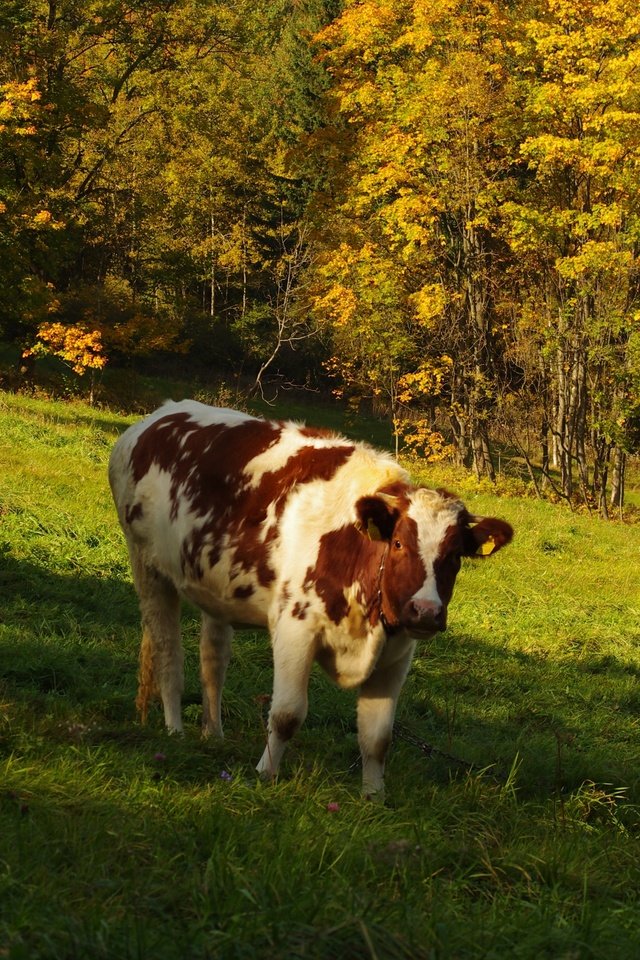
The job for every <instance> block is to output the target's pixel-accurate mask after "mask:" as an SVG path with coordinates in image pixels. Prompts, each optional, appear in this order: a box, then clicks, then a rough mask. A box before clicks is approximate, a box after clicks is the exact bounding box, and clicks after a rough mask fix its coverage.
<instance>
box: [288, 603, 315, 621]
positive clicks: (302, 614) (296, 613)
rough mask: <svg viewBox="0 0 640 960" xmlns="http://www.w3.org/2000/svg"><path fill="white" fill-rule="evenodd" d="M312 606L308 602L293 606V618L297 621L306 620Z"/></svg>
mask: <svg viewBox="0 0 640 960" xmlns="http://www.w3.org/2000/svg"><path fill="white" fill-rule="evenodd" d="M310 606H311V604H310V603H309V601H308V600H306V601H305V602H304V603H301V602H300V601H299V600H298V601H297V602H296V603H295V604H294V605H293V610H292V611H291V616H292V617H295V619H296V620H306V619H307V611H308V609H309V607H310Z"/></svg>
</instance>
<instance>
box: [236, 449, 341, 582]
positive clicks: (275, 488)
mask: <svg viewBox="0 0 640 960" xmlns="http://www.w3.org/2000/svg"><path fill="white" fill-rule="evenodd" d="M353 451H354V447H353V445H351V444H340V445H338V446H326V447H310V446H305V447H302V448H301V449H300V450H298V451H297V452H296V453H295V454H294V455H293V456H292V457H289V459H288V460H287V461H286V463H285V464H283V466H282V467H280V468H279V469H278V470H273V471H268V472H267V473H264V474H263V475H262V477H261V479H260V483H259V484H258V486H257V487H256V488H252V487H248V486H247V487H245V488H244V491H243V492H242V493H241V494H240V495H239V497H238V501H237V504H236V508H235V509H234V522H235V523H237V527H236V531H235V533H234V537H233V541H232V544H231V547H232V550H233V562H234V563H237V564H239V565H240V567H241V568H242V569H243V570H246V571H249V570H252V571H255V573H256V577H257V579H258V582H259V583H260V584H261V586H264V587H267V586H269V584H270V583H272V582H273V580H274V579H275V571H274V570H273V568H272V567H271V565H270V562H269V555H270V548H271V546H272V544H273V542H274V541H275V540H276V539H277V537H278V533H279V527H278V521H279V519H280V516H281V515H282V512H283V511H284V508H285V506H286V503H287V499H288V497H289V495H290V494H291V492H292V491H293V490H294V489H295V488H296V487H298V486H300V485H301V484H305V483H311V482H313V481H315V480H322V481H329V480H331V479H332V478H333V476H334V475H335V473H336V472H337V470H339V468H340V467H341V466H342V465H343V464H344V463H346V461H347V460H348V459H349V457H350V456H351V455H352V454H353ZM271 506H273V507H274V512H275V518H276V519H275V522H273V523H272V524H271V526H269V527H268V529H267V530H266V531H265V530H264V524H265V521H266V518H267V516H268V511H269V508H270V507H271Z"/></svg>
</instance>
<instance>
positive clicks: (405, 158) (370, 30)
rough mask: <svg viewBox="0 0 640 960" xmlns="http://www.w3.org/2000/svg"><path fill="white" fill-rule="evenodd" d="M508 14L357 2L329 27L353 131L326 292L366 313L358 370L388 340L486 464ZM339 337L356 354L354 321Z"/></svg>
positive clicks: (396, 359)
mask: <svg viewBox="0 0 640 960" xmlns="http://www.w3.org/2000/svg"><path fill="white" fill-rule="evenodd" d="M508 27H509V24H508V21H507V20H506V19H505V18H504V17H503V16H502V15H501V14H500V12H499V10H498V9H497V8H496V7H495V5H494V4H492V3H488V2H487V3H465V2H457V3H454V4H445V3H440V2H436V3H435V4H431V5H429V6H425V5H414V4H412V3H409V2H407V0H395V2H393V3H388V4H385V5H380V4H374V3H368V2H365V3H357V4H355V3H353V4H348V5H347V6H346V8H345V11H344V13H343V15H342V16H341V17H340V18H338V19H337V20H336V21H335V23H333V24H332V25H331V26H330V27H328V28H327V29H326V30H325V31H324V32H323V33H322V34H321V40H322V41H323V43H324V44H325V45H326V47H327V52H326V58H327V60H328V62H329V64H330V69H331V71H332V73H333V76H334V78H335V88H334V91H333V96H334V109H335V110H336V111H337V113H338V115H339V116H340V117H341V118H342V120H343V123H344V132H343V138H342V142H341V143H340V145H339V146H340V152H339V161H338V162H339V164H340V166H341V168H342V171H341V172H337V173H336V179H335V181H334V182H332V184H331V188H332V190H333V191H334V193H335V192H337V193H338V197H339V202H338V204H337V206H336V207H334V210H333V215H332V216H331V218H330V219H329V220H328V228H329V229H328V230H325V232H324V238H325V240H324V243H325V249H326V253H325V255H324V260H325V264H324V266H321V268H320V270H321V275H322V273H323V274H324V276H325V278H326V279H327V280H328V279H329V278H330V279H331V282H332V284H333V291H332V290H331V287H329V289H328V291H327V292H325V294H324V295H323V296H319V297H318V298H317V306H318V308H319V309H320V310H322V309H326V307H327V305H328V303H329V301H330V300H332V299H333V301H335V302H336V303H339V302H340V301H342V302H343V304H344V307H343V310H344V309H347V308H348V309H349V310H350V311H351V314H352V320H351V322H352V323H356V324H357V323H359V324H360V325H361V326H362V334H361V336H360V337H359V338H358V339H357V341H356V340H354V341H352V345H353V347H354V349H356V350H357V349H360V350H361V353H360V356H359V358H358V359H357V360H356V358H355V357H354V358H352V369H356V368H360V367H364V368H366V369H367V370H368V371H369V373H370V374H372V375H373V376H374V377H375V376H376V374H375V367H374V365H372V362H371V356H370V355H368V354H367V353H366V351H362V345H363V343H364V342H365V341H366V340H367V339H370V341H371V343H370V352H371V350H373V351H374V352H375V350H376V345H382V344H384V347H383V349H382V353H383V355H384V356H385V357H386V358H388V360H389V363H390V365H391V368H394V365H395V368H396V369H395V374H394V377H395V379H397V378H398V377H400V376H402V377H404V385H405V386H404V389H403V394H402V395H403V397H404V398H405V401H409V402H412V403H413V404H414V405H417V406H418V407H424V405H425V404H426V405H427V406H430V407H431V409H432V410H433V409H434V407H440V408H442V410H443V411H444V412H446V414H447V416H448V418H449V423H450V432H451V435H452V439H453V441H454V443H455V447H456V449H457V451H458V456H459V458H460V460H461V461H463V462H467V461H468V460H469V461H471V462H473V464H474V466H475V468H476V471H477V473H478V474H479V475H488V476H492V475H493V465H492V460H491V452H490V443H489V429H488V425H489V422H490V417H491V412H492V409H493V406H494V403H495V397H496V392H497V391H496V377H497V376H498V374H499V370H498V366H499V351H498V349H497V346H496V340H497V337H498V334H497V331H496V317H497V315H498V311H499V301H500V298H501V296H502V290H501V287H500V284H499V279H498V278H499V275H500V272H501V269H502V262H503V260H504V258H505V256H506V251H505V249H504V244H501V243H500V242H499V239H498V230H497V221H498V218H499V210H500V207H501V205H502V203H503V202H504V200H505V198H506V197H507V196H508V193H509V189H510V186H511V184H510V181H509V178H508V173H509V167H510V152H509V145H510V138H513V136H514V134H513V130H512V124H513V114H514V108H513V104H512V101H511V100H510V98H509V92H510V82H509V71H508V63H507V59H508V58H507V47H506V39H507V38H508ZM334 146H335V141H334V143H332V144H331V147H332V148H333V147H334ZM325 205H328V203H326V204H325ZM322 209H323V210H324V207H323V208H322ZM336 238H337V239H336ZM336 251H339V253H336ZM373 265H375V266H373ZM372 266H373V269H371V267H372ZM376 277H377V279H376ZM376 294H377V296H376ZM329 316H331V313H329ZM341 323H342V326H343V327H344V320H343V321H341ZM380 330H384V331H389V332H390V331H392V330H393V331H394V333H393V335H392V340H393V343H389V342H388V338H387V339H386V340H385V338H384V337H381V335H380V332H379V331H380ZM367 331H368V333H369V334H370V336H369V338H368V337H367ZM337 344H338V346H339V347H340V349H339V351H338V352H339V353H340V356H341V363H342V364H343V365H344V363H345V354H344V350H343V337H342V335H341V336H340V337H339V338H338V340H337ZM354 361H355V366H353V363H354ZM434 371H437V375H434ZM407 375H410V377H409V379H407ZM409 384H411V386H412V390H409V387H408V385H409ZM374 389H375V388H374ZM412 391H413V396H411V393H412ZM434 391H435V392H434Z"/></svg>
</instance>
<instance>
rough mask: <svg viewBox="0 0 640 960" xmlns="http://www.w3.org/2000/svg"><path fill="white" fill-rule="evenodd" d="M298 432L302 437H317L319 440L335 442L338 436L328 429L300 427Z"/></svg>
mask: <svg viewBox="0 0 640 960" xmlns="http://www.w3.org/2000/svg"><path fill="white" fill-rule="evenodd" d="M298 431H299V433H300V436H302V437H309V438H313V437H317V438H318V439H321V440H335V439H338V437H339V436H340V434H338V433H336V432H335V430H329V428H328V427H309V426H300V427H298Z"/></svg>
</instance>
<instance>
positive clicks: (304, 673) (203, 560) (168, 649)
mask: <svg viewBox="0 0 640 960" xmlns="http://www.w3.org/2000/svg"><path fill="white" fill-rule="evenodd" d="M109 479H110V484H111V489H112V492H113V496H114V500H115V504H116V507H117V511H118V517H119V520H120V524H121V526H122V528H123V531H124V534H125V538H126V541H127V545H128V549H129V555H130V559H131V566H132V571H133V580H134V585H135V588H136V591H137V594H138V598H139V602H140V611H141V617H142V626H143V637H142V646H141V652H140V683H139V691H138V699H137V706H138V709H139V710H140V712H141V714H142V718H143V720H144V718H145V717H146V712H147V706H148V703H149V700H150V698H151V697H152V696H155V695H157V694H158V693H159V695H160V698H161V700H162V704H163V708H164V718H165V723H166V726H167V728H168V730H169V731H170V732H180V731H182V717H181V698H182V692H183V652H182V644H181V637H180V604H181V598H186V599H187V600H189V601H191V602H192V603H193V604H195V605H196V606H197V607H198V608H200V610H201V612H202V625H201V634H200V661H201V676H202V687H203V721H202V725H203V734H204V736H213V737H221V736H222V719H221V694H222V687H223V683H224V680H225V675H226V671H227V666H228V664H229V659H230V656H231V639H232V635H233V630H234V628H244V627H254V628H255V627H267V628H268V630H269V633H270V636H271V644H272V654H273V670H274V673H273V695H272V699H271V708H270V712H269V723H268V731H267V743H266V748H265V750H264V753H263V755H262V758H261V760H260V762H259V763H258V766H257V770H258V772H259V774H260V775H261V776H262V777H263V778H265V779H268V778H273V777H275V776H276V774H277V772H278V768H279V765H280V761H281V758H282V755H283V752H284V750H285V747H286V744H287V742H288V741H289V740H290V739H291V737H292V736H293V735H294V733H295V732H296V731H297V729H298V728H299V727H300V725H301V724H302V723H303V721H304V719H305V717H306V714H307V707H308V699H307V688H308V682H309V675H310V672H311V669H312V666H313V664H314V662H317V663H318V664H319V665H320V667H322V668H323V669H324V670H325V671H326V673H327V674H328V675H329V677H330V678H331V679H332V680H333V681H334V682H335V683H336V684H338V685H339V686H340V687H343V688H358V691H359V692H358V706H357V722H358V742H359V747H360V751H361V756H362V788H363V792H364V794H365V795H366V796H369V797H372V798H381V797H382V796H383V790H384V766H385V757H386V754H387V750H388V747H389V744H390V741H391V734H392V727H393V721H394V715H395V710H396V704H397V700H398V696H399V694H400V690H401V688H402V686H403V683H404V681H405V678H406V676H407V672H408V670H409V666H410V664H411V659H412V657H413V653H414V648H415V645H416V641H417V640H420V639H422V638H429V637H432V636H433V635H434V634H435V633H436V632H437V631H440V630H444V629H445V627H446V624H447V606H448V604H449V601H450V599H451V596H452V593H453V587H454V582H455V579H456V575H457V573H458V571H459V569H460V562H461V558H462V557H472V556H478V555H480V556H489V555H490V554H493V553H495V552H496V551H497V550H499V549H500V548H501V547H503V546H504V545H505V544H507V543H509V542H510V540H511V538H512V535H513V531H512V529H511V527H510V526H509V524H508V523H506V522H504V521H503V520H499V519H496V518H493V517H483V518H479V517H474V516H471V514H469V513H468V512H467V510H466V509H465V507H464V505H463V504H462V503H461V501H460V500H458V499H457V498H456V497H455V496H453V495H452V494H450V493H448V492H446V491H443V490H430V489H426V488H424V487H415V486H413V485H412V484H411V482H410V479H409V475H408V473H407V471H406V470H405V469H403V467H402V466H400V465H399V464H398V463H397V462H396V461H395V460H394V459H393V458H392V457H391V455H390V454H388V453H385V452H380V451H378V450H375V449H374V448H373V447H371V446H369V445H368V444H367V443H364V442H358V441H352V440H348V439H345V438H344V437H343V436H340V435H337V434H334V433H330V432H327V431H324V430H320V429H314V428H311V427H308V426H305V425H302V424H297V423H294V422H288V421H272V420H266V419H261V418H257V417H253V416H250V415H248V414H246V413H242V412H238V411H234V410H227V409H216V408H213V407H208V406H205V405H203V404H201V403H197V402H195V401H192V400H183V401H181V402H178V403H174V402H167V403H165V404H164V405H163V406H161V407H160V408H159V409H158V410H156V411H155V412H154V413H152V414H151V415H150V416H148V417H147V418H146V419H144V420H142V421H140V422H138V423H136V424H134V425H133V426H131V427H129V428H128V429H127V430H126V431H125V432H124V433H123V434H122V436H121V437H120V438H119V439H118V441H117V442H116V444H115V446H114V448H113V451H112V455H111V458H110V464H109Z"/></svg>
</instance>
